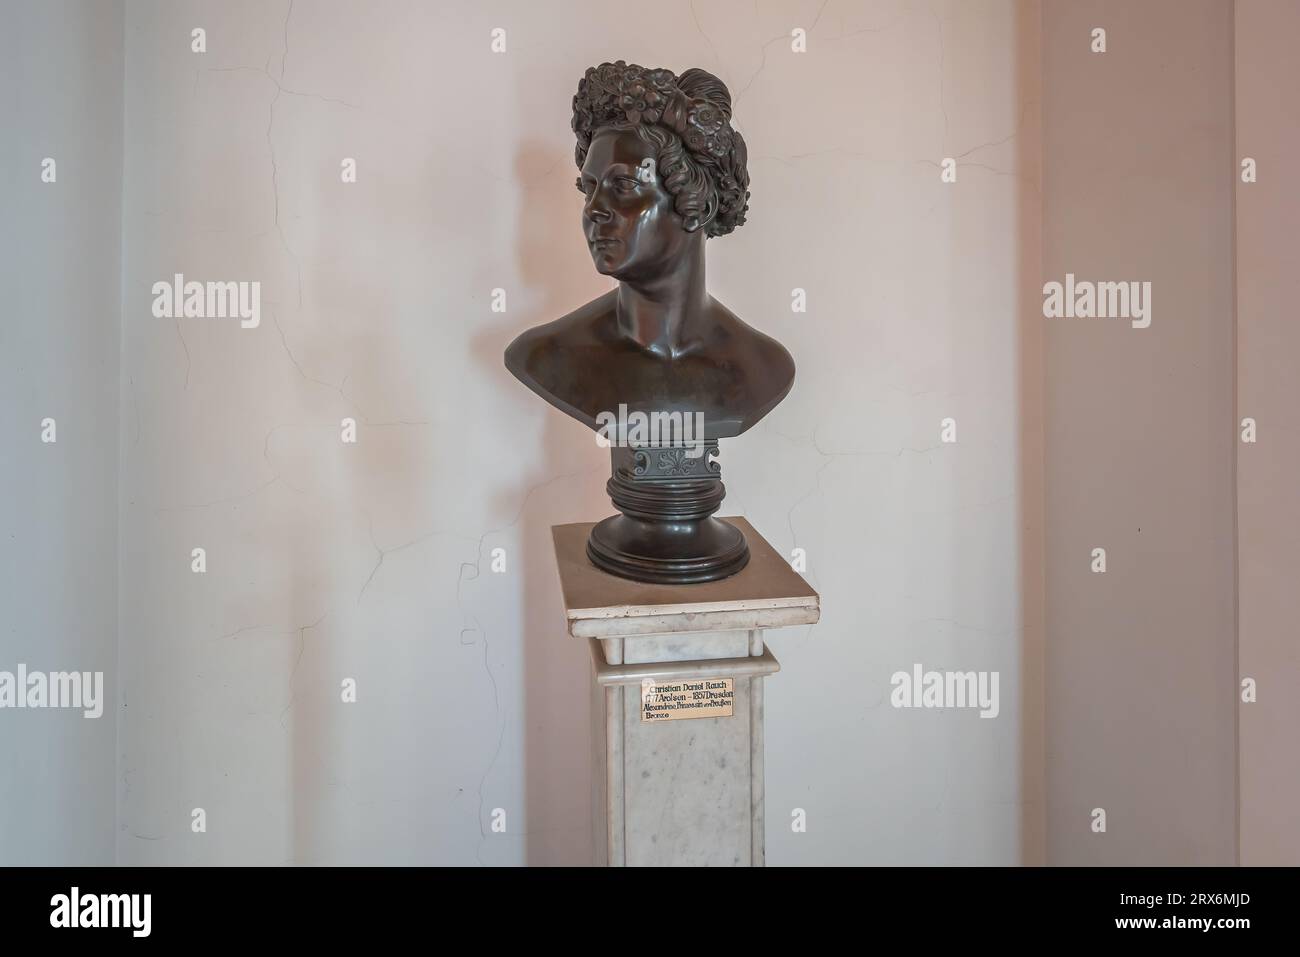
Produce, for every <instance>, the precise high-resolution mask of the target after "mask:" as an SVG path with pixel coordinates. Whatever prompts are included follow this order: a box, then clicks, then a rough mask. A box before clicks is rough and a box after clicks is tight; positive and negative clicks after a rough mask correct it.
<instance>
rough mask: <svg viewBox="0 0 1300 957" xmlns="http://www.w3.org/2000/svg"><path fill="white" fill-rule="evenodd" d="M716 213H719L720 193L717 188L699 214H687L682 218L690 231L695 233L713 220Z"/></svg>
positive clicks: (685, 226)
mask: <svg viewBox="0 0 1300 957" xmlns="http://www.w3.org/2000/svg"><path fill="white" fill-rule="evenodd" d="M716 215H718V194H717V191H716V190H711V191H710V192H709V198H708V199H707V200H705V203H704V209H703V210H702V211H701V212H700V214H699V215H698V216H687V217H686V218H685V219H684V220H682V226H683V227H684V228H685V229H686V231H687V232H688V233H693V232H695V231H696V230H697V229H700V228H702V227H704V226H707V225H709V223H711V222H713V217H714V216H716Z"/></svg>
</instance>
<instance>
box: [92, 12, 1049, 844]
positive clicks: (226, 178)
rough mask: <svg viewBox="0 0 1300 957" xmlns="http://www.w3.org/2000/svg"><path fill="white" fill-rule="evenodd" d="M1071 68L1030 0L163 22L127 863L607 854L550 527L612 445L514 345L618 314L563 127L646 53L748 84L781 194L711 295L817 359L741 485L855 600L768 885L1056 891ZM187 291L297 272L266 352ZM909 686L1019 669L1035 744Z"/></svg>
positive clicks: (734, 464)
mask: <svg viewBox="0 0 1300 957" xmlns="http://www.w3.org/2000/svg"><path fill="white" fill-rule="evenodd" d="M195 27H203V28H204V29H205V30H206V31H207V52H206V53H205V54H195V53H192V52H191V51H190V31H191V29H192V28H195ZM494 27H502V28H504V29H505V30H506V31H507V33H506V37H507V52H506V53H504V54H493V53H492V52H491V51H490V48H489V41H490V36H489V34H490V31H491V30H492V28H494ZM795 27H802V28H804V29H805V30H807V31H808V52H807V53H804V54H795V53H792V52H791V50H790V44H789V35H790V31H791V29H792V28H795ZM1036 35H1037V26H1036V15H1035V14H1034V12H1033V10H1032V8H1031V7H1029V6H1024V7H1019V6H1017V5H1015V4H1012V3H1003V2H987V3H984V2H981V3H967V2H961V3H957V2H952V3H945V2H937V3H919V2H917V3H913V2H880V3H854V2H846V0H829V2H815V0H810V2H806V3H804V2H789V3H764V4H758V5H755V4H752V3H750V2H747V0H746V2H725V3H724V2H708V3H703V2H697V3H695V4H694V5H693V6H692V5H691V4H688V3H686V2H664V3H659V4H656V5H654V7H653V12H652V13H650V12H647V9H646V8H645V6H644V5H642V4H636V3H627V4H622V3H596V2H568V3H545V4H542V3H522V2H521V3H470V2H461V3H453V2H444V3H426V4H415V3H368V4H365V5H361V4H354V3H314V2H308V0H297V2H295V3H293V4H292V7H291V9H290V4H288V3H260V2H257V3H255V2H243V3H220V4H218V3H161V2H160V3H132V4H130V5H129V6H128V9H127V14H126V64H127V66H126V94H125V95H126V121H125V144H126V146H125V176H124V186H123V194H122V195H123V221H124V236H125V255H124V260H123V272H122V277H123V287H122V306H123V316H122V374H121V396H120V402H121V408H122V428H121V457H122V472H121V493H120V504H121V512H120V522H121V539H122V541H121V547H122V565H121V575H122V584H121V595H122V601H121V618H120V628H121V669H122V682H121V685H122V701H121V706H122V715H123V717H122V722H121V726H120V738H121V740H120V753H121V758H120V767H119V773H120V781H121V784H120V790H119V799H120V820H119V824H120V827H121V830H120V832H119V839H118V848H117V850H118V853H117V859H118V861H119V862H121V863H126V864H135V863H181V862H184V863H236V862H239V863H268V864H274V863H289V862H293V863H300V864H306V863H313V864H323V863H344V862H350V863H452V864H470V865H473V864H479V863H482V864H521V863H531V864H552V863H584V862H586V861H588V860H589V859H590V856H591V843H590V827H589V815H590V786H589V785H590V773H591V769H590V763H589V748H588V744H587V734H588V729H587V716H588V695H587V691H586V689H587V682H588V664H587V651H586V649H585V648H583V647H582V646H580V645H579V644H577V643H573V642H571V641H566V640H565V638H564V636H563V631H562V628H561V611H560V605H559V600H558V596H557V589H556V582H555V578H554V571H553V565H552V560H551V557H550V536H549V527H550V526H551V525H552V524H557V523H561V522H571V521H579V520H594V519H597V518H600V517H602V516H604V515H605V514H608V513H609V512H610V511H611V509H610V506H609V503H608V499H607V497H606V496H605V494H604V490H603V485H604V481H605V477H606V470H607V468H608V459H607V453H604V452H602V451H601V450H599V449H598V448H597V447H596V446H595V444H594V442H593V441H592V437H591V435H590V433H588V432H586V431H585V430H583V429H582V427H581V426H579V425H578V424H577V423H575V422H573V421H571V420H569V419H567V418H566V417H564V416H562V415H561V414H560V413H558V412H556V411H554V410H553V409H551V408H550V407H549V406H546V405H545V404H544V403H542V402H541V401H539V400H538V399H537V398H536V397H535V396H533V395H532V394H531V393H529V392H528V391H527V390H525V389H524V388H523V387H522V386H520V385H519V384H518V383H517V382H515V381H514V380H513V379H512V378H511V377H510V376H509V375H508V374H507V373H506V372H505V370H504V369H503V367H502V364H501V352H502V349H503V348H504V346H505V344H506V343H507V342H509V341H510V339H511V338H512V337H513V336H514V335H516V334H517V333H518V332H519V331H520V330H522V329H524V328H526V327H528V326H531V325H534V324H536V323H539V322H543V321H546V320H549V319H552V318H555V317H557V316H559V315H562V314H563V313H565V312H567V311H569V310H570V309H572V308H573V307H575V306H577V305H579V304H581V303H583V302H585V301H587V300H588V299H590V298H592V297H594V296H595V295H596V294H598V293H600V292H601V291H602V290H604V289H605V288H607V285H606V281H605V280H603V279H601V278H600V277H599V276H597V275H596V274H595V272H594V271H593V269H592V268H591V264H590V260H589V257H588V256H587V253H586V250H585V248H584V245H583V243H582V240H581V235H580V231H579V211H580V203H579V196H578V193H577V191H576V190H575V189H574V188H573V186H572V181H573V179H574V176H575V170H574V168H573V165H572V162H573V161H572V155H573V142H572V136H571V134H570V132H569V110H570V99H571V97H572V95H573V91H574V88H575V86H576V83H577V80H578V78H579V77H580V76H581V74H582V72H583V70H584V69H585V68H586V67H587V66H589V65H592V64H595V63H598V62H600V61H602V60H605V59H618V58H623V59H628V60H635V61H637V62H641V63H644V64H647V65H654V66H659V65H662V66H668V67H671V68H673V69H675V70H678V71H680V70H682V69H685V68H687V67H690V66H702V67H705V68H707V69H710V70H713V71H715V72H717V73H718V74H719V75H720V76H721V77H722V78H723V79H724V80H725V81H726V82H727V83H728V84H729V85H730V86H731V89H732V91H733V95H734V97H735V99H736V106H735V113H736V122H737V126H738V127H739V128H740V129H741V130H742V131H743V132H744V134H745V136H746V139H747V141H748V143H749V147H750V154H751V156H750V168H751V173H752V177H753V193H754V196H753V200H752V204H751V213H750V222H749V223H748V224H747V225H746V226H744V227H743V228H742V229H740V230H738V231H737V232H736V233H735V234H734V235H732V236H729V237H725V238H723V239H721V240H718V241H715V242H714V243H711V244H710V250H711V251H710V254H709V256H710V259H709V269H710V286H711V291H712V292H713V293H714V295H715V296H717V297H718V298H720V299H721V300H722V301H724V302H726V303H727V304H728V305H729V306H730V307H731V308H732V309H734V310H735V311H736V312H737V313H738V314H739V315H740V316H742V317H744V318H745V319H747V320H748V321H750V322H751V323H753V324H754V325H756V326H758V327H759V328H761V329H763V330H765V331H766V332H768V333H770V334H772V335H774V336H776V337H777V338H778V339H780V340H781V341H782V342H784V343H785V344H786V345H787V347H788V348H789V349H790V351H791V352H792V353H793V355H794V356H795V359H796V362H797V364H798V370H799V371H798V376H797V379H796V383H795V387H794V391H793V392H792V394H791V395H790V397H789V398H788V399H787V400H786V402H785V403H784V404H783V405H781V406H780V407H779V408H778V409H777V410H776V411H775V412H773V413H772V414H771V415H770V416H769V417H768V418H767V419H766V420H765V421H764V422H763V423H762V424H761V425H760V426H759V427H758V428H756V429H755V430H753V431H752V432H751V433H749V434H747V435H745V436H743V437H741V438H740V439H737V440H734V441H731V442H730V443H729V444H728V445H727V447H725V448H724V450H723V462H724V470H725V477H726V481H727V485H728V489H729V497H728V501H727V503H726V505H725V506H724V509H723V513H724V514H744V515H746V516H747V517H748V518H749V519H750V520H751V521H752V522H753V523H754V524H755V525H756V526H757V527H758V528H759V529H760V530H761V531H762V532H763V533H764V534H765V535H766V536H767V537H768V538H769V540H771V541H772V543H773V544H774V545H775V546H776V547H777V548H778V549H779V550H781V551H782V552H786V553H789V552H790V550H791V549H792V548H794V547H796V546H797V547H800V548H803V549H806V550H807V555H808V577H809V579H810V580H811V581H812V582H813V583H814V584H815V585H816V586H817V587H818V588H819V590H820V591H821V593H822V596H823V607H824V613H823V620H822V622H821V624H819V625H817V626H815V627H813V628H808V629H795V630H792V631H790V632H789V633H785V634H781V633H777V634H772V635H770V636H769V637H770V641H771V644H772V645H773V647H774V648H775V650H776V652H777V654H778V656H779V657H780V658H781V660H782V663H783V666H784V670H783V671H782V673H781V674H780V675H778V676H776V677H775V678H773V679H772V680H771V681H769V684H768V697H767V720H768V728H767V734H768V739H767V740H768V746H767V808H768V815H769V830H768V860H769V862H770V863H772V864H811V863H850V862H853V863H1014V862H1016V861H1018V860H1019V859H1020V858H1021V856H1022V853H1023V854H1031V853H1034V851H1033V848H1032V847H1030V846H1029V845H1032V844H1033V843H1034V841H1035V840H1036V838H1032V837H1031V838H1025V839H1022V835H1021V829H1022V822H1023V821H1024V820H1025V819H1026V818H1027V817H1028V818H1032V816H1033V814H1034V813H1035V812H1034V809H1033V808H1032V807H1030V808H1027V807H1026V806H1025V801H1026V799H1027V798H1033V797H1034V795H1033V794H1030V793H1027V791H1026V790H1025V789H1022V785H1021V779H1022V775H1026V776H1028V777H1029V778H1031V779H1032V778H1033V773H1032V767H1031V768H1030V770H1029V771H1028V772H1027V771H1026V766H1025V765H1026V762H1028V764H1029V765H1033V764H1034V762H1035V761H1038V760H1039V758H1036V757H1035V756H1034V754H1032V753H1030V754H1029V755H1028V757H1022V733H1021V732H1022V729H1021V723H1022V721H1028V722H1029V723H1031V724H1032V716H1029V717H1028V718H1027V717H1026V716H1025V715H1023V714H1022V712H1021V707H1020V702H1021V681H1020V670H1021V668H1022V647H1023V646H1024V639H1025V635H1024V631H1025V627H1024V626H1025V620H1026V615H1025V612H1024V610H1023V607H1024V601H1025V599H1024V590H1023V589H1022V574H1027V573H1024V572H1022V565H1023V564H1024V554H1023V549H1022V545H1021V540H1022V536H1027V537H1028V538H1029V539H1031V540H1032V539H1033V530H1034V527H1035V523H1036V522H1037V518H1035V517H1033V516H1025V515H1023V514H1022V512H1023V510H1024V506H1025V502H1026V498H1025V495H1024V493H1023V492H1022V471H1025V470H1027V469H1030V466H1025V467H1023V468H1022V460H1028V461H1029V462H1040V461H1041V449H1036V448H1026V447H1025V446H1024V441H1025V440H1024V439H1023V438H1022V436H1024V435H1028V436H1029V442H1030V443H1033V442H1034V441H1035V438H1034V436H1035V432H1034V430H1033V428H1027V427H1026V421H1028V418H1029V417H1027V416H1026V415H1024V414H1022V393H1023V392H1024V391H1025V390H1026V389H1029V390H1030V391H1031V392H1032V389H1033V388H1034V386H1033V377H1034V375H1036V372H1035V371H1034V363H1035V362H1036V359H1031V360H1022V348H1023V347H1022V340H1021V337H1020V332H1021V321H1022V318H1023V315H1024V307H1022V287H1023V283H1022V276H1027V277H1029V278H1030V279H1031V282H1030V284H1029V288H1030V289H1033V288H1034V286H1035V285H1036V283H1037V281H1038V270H1037V265H1036V263H1034V264H1033V267H1032V268H1030V269H1026V267H1025V257H1026V256H1027V255H1030V254H1028V253H1026V252H1025V250H1026V249H1032V250H1036V249H1037V236H1036V234H1032V235H1031V234H1027V233H1026V232H1025V227H1024V226H1023V224H1024V223H1025V222H1026V221H1028V220H1030V219H1032V218H1034V217H1033V216H1030V215H1027V213H1026V210H1035V209H1036V205H1035V204H1036V196H1037V194H1036V184H1035V178H1036V176H1037V170H1036V165H1035V162H1036V161H1035V160H1034V159H1033V157H1032V156H1030V155H1029V154H1024V155H1022V152H1023V151H1024V149H1025V144H1026V143H1032V144H1036V143H1037V131H1036V116H1037V106H1036V84H1037V78H1036V69H1032V70H1026V69H1025V62H1026V61H1025V57H1026V56H1027V54H1026V53H1025V45H1026V40H1025V38H1026V37H1030V38H1032V39H1033V40H1034V42H1036ZM944 156H953V157H957V158H958V162H959V164H960V165H959V178H958V182H957V183H955V184H947V185H945V184H942V183H941V182H940V178H939V165H938V164H939V162H940V160H941V159H942V157H944ZM344 157H354V158H355V159H356V160H357V163H358V168H359V177H358V182H357V183H355V184H348V185H345V184H343V183H341V182H340V175H339V173H340V161H341V160H342V159H343V158H344ZM1034 255H1036V253H1035V254H1034ZM175 272H183V273H184V274H185V275H186V277H187V278H190V279H199V280H208V279H230V280H250V281H251V280H258V281H260V282H261V283H262V290H263V298H264V309H263V318H262V323H261V325H260V327H259V328H257V329H240V328H239V327H238V324H237V322H234V321H211V320H197V319H189V320H179V321H172V320H160V319H155V318H153V316H152V315H151V312H150V305H151V292H150V287H151V285H152V284H153V283H154V282H155V281H158V280H163V279H167V278H169V277H171V276H172V274H173V273H175ZM795 287H800V288H803V289H805V290H807V296H808V303H809V307H808V312H807V313H806V314H793V313H792V312H791V308H790V301H791V290H792V289H793V288H795ZM494 288H501V289H505V290H506V294H507V305H508V311H507V312H505V313H504V314H500V313H493V312H492V311H490V308H489V304H490V296H491V292H492V290H493V289H494ZM1028 308H1031V309H1037V302H1036V301H1035V300H1032V299H1031V300H1030V301H1029V303H1028ZM1034 328H1036V326H1035V327H1034ZM1027 334H1028V335H1029V336H1030V337H1031V339H1030V341H1033V339H1032V337H1033V336H1035V335H1037V333H1036V332H1034V331H1032V329H1031V330H1030V331H1029V332H1028V333H1027ZM1026 362H1028V364H1029V367H1028V370H1027V369H1026V367H1025V364H1026ZM1027 374H1028V381H1029V384H1028V385H1026V376H1027ZM948 416H951V417H953V418H955V419H956V420H957V428H958V442H957V443H956V444H955V445H942V444H941V443H940V441H939V435H940V421H941V420H942V419H943V418H945V417H948ZM344 417H353V418H355V419H356V420H357V423H358V434H359V440H358V442H357V443H356V444H355V445H345V444H343V443H342V442H341V441H340V420H341V419H343V418H344ZM196 547H202V548H204V549H205V550H206V555H207V571H206V573H204V574H194V573H193V572H192V571H191V564H190V563H191V559H190V555H191V550H192V549H193V548H196ZM496 548H502V549H504V550H505V554H506V560H507V568H506V571H505V572H504V573H502V574H496V573H493V572H492V571H491V570H490V556H491V553H492V551H493V549H496ZM1030 604H1031V606H1032V602H1031V603H1030ZM1029 625H1030V629H1029V630H1030V632H1031V634H1030V636H1029V637H1030V639H1031V640H1032V639H1034V637H1035V636H1034V635H1033V634H1032V632H1033V629H1034V624H1033V620H1032V615H1031V617H1030V620H1029ZM914 662H921V663H922V664H923V665H924V666H925V667H927V668H938V669H961V670H968V669H969V670H997V671H1000V672H1001V713H1000V716H999V717H998V718H997V719H996V720H981V719H980V718H978V717H977V716H976V715H975V714H974V713H972V712H951V711H949V712H940V711H904V710H895V709H893V708H891V707H890V706H889V703H888V695H889V690H890V688H889V677H890V675H891V673H893V672H894V671H896V670H908V669H910V668H911V666H912V664H913V663H914ZM345 678H353V679H355V680H356V681H357V684H358V701H357V702H356V703H355V704H343V703H341V701H340V682H341V681H342V680H343V679H345ZM1029 790H1030V791H1032V790H1033V789H1032V788H1030V789H1029ZM199 807H201V808H203V809H204V811H205V812H206V815H207V832H206V833H205V834H196V833H193V832H192V831H191V826H190V822H191V812H192V810H193V809H194V808H199ZM796 807H798V808H803V809H805V811H806V812H807V817H808V830H807V833H804V834H795V833H792V832H791V829H790V826H789V821H790V813H791V810H792V809H793V808H796ZM495 808H501V809H504V811H505V815H506V831H505V833H504V834H498V833H493V832H492V831H491V829H490V824H491V820H492V812H493V809H495Z"/></svg>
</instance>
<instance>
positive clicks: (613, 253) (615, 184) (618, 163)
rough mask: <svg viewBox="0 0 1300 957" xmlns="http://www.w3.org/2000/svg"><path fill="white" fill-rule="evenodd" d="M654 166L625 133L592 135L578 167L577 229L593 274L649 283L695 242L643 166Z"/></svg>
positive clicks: (643, 145)
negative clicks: (580, 230)
mask: <svg viewBox="0 0 1300 957" xmlns="http://www.w3.org/2000/svg"><path fill="white" fill-rule="evenodd" d="M647 159H648V160H651V161H652V163H653V160H654V145H653V144H651V143H647V142H645V141H644V140H642V139H641V138H640V137H639V136H637V135H636V133H634V132H632V131H630V130H614V129H606V130H602V131H601V132H599V133H597V134H596V135H595V136H594V137H593V138H592V141H591V148H590V149H589V150H588V151H587V158H586V161H585V162H584V163H583V164H582V176H581V182H582V191H583V192H584V193H585V194H586V197H587V201H586V202H585V203H584V204H583V207H582V228H583V232H584V233H585V235H586V237H587V246H588V248H589V249H590V251H591V258H592V261H593V262H594V263H595V264H596V271H597V272H599V273H600V274H601V275H604V276H613V277H614V278H615V279H619V280H633V281H636V280H647V279H654V278H656V277H657V276H660V275H662V274H664V273H665V272H668V271H669V270H671V269H672V267H673V264H674V263H676V262H677V261H678V259H679V257H680V256H681V255H683V253H684V252H685V251H686V249H687V248H688V247H689V245H690V244H691V242H692V241H693V240H696V239H697V237H695V236H693V234H692V233H689V232H687V231H686V229H685V228H684V227H683V224H682V218H681V217H680V216H679V215H677V213H676V212H675V211H674V209H673V197H672V194H670V193H669V192H668V191H667V190H666V189H664V187H663V184H662V183H661V182H660V181H659V174H658V172H657V170H655V167H654V166H653V165H651V166H650V171H651V172H653V173H654V176H653V178H652V179H651V181H650V182H648V183H647V182H645V181H644V179H643V178H638V175H637V174H638V173H641V174H642V177H644V176H645V175H646V173H645V170H644V169H643V167H642V165H641V164H642V161H644V160H647Z"/></svg>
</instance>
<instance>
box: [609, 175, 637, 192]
mask: <svg viewBox="0 0 1300 957" xmlns="http://www.w3.org/2000/svg"><path fill="white" fill-rule="evenodd" d="M639 185H640V184H639V183H638V182H637V181H636V180H634V179H632V178H631V177H628V176H620V177H619V178H618V179H616V180H614V188H615V189H617V190H618V191H619V192H620V193H634V192H636V188H637V186H639Z"/></svg>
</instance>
